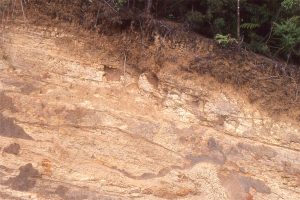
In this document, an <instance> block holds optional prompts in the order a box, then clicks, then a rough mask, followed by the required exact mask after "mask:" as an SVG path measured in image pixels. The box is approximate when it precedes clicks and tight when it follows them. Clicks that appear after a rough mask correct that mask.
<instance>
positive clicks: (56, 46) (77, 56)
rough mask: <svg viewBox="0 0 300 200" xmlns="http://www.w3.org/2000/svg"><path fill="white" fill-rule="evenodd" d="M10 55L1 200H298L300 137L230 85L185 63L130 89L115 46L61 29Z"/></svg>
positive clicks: (4, 83)
mask: <svg viewBox="0 0 300 200" xmlns="http://www.w3.org/2000/svg"><path fill="white" fill-rule="evenodd" d="M53 32H54V33H55V34H52V33H53ZM51 35H52V36H51ZM53 35H56V37H53ZM103 40H104V39H103ZM62 42H63V44H62ZM2 45H3V48H4V49H5V50H6V53H7V55H9V58H8V60H9V62H10V65H11V67H1V68H0V70H1V73H0V88H1V91H0V111H1V114H0V144H1V146H0V150H1V155H0V198H1V199H72V200H73V199H78V200H79V199H80V200H81V199H82V200H83V199H95V200H96V199H107V200H108V199H191V200H193V199H195V200H198V199H216V200H222V199H224V200H225V199H232V200H243V199H245V200H250V199H270V200H271V199H287V200H291V199H295V200H297V199H300V153H299V151H300V139H299V138H300V129H299V127H298V126H296V125H294V124H292V122H289V121H276V120H273V119H272V118H271V117H268V116H267V115H265V114H264V113H262V112H260V111H259V110H258V109H257V108H255V107H254V106H252V105H251V104H249V103H248V102H247V100H245V99H243V97H242V95H240V94H239V93H238V92H236V91H235V90H233V89H232V88H230V86H226V85H220V84H218V83H217V82H216V81H214V80H213V79H212V78H209V77H199V76H198V75H197V74H192V73H189V72H186V71H181V70H180V67H178V68H176V66H175V64H176V63H173V64H174V65H172V67H164V68H162V69H161V70H160V71H159V73H158V74H157V75H155V77H154V76H149V74H147V73H141V74H134V73H128V72H127V71H126V74H125V76H126V77H125V79H122V76H124V73H123V72H122V66H123V63H122V59H118V58H116V57H114V56H111V55H108V53H106V50H107V47H106V46H105V45H104V46H103V48H102V49H98V50H94V51H89V50H87V49H86V47H85V43H84V40H80V39H78V38H76V37H75V36H74V35H71V34H63V33H59V31H57V30H56V29H55V30H54V29H53V30H52V29H51V30H47V29H45V28H43V27H31V28H28V27H23V26H10V27H6V28H5V34H4V43H3V44H2ZM75 49H77V50H76V51H75ZM3 62H4V61H3ZM6 62H7V61H5V63H6ZM107 65H111V67H109V68H107V67H106V66H107ZM1 66H2V65H1ZM127 68H128V69H130V64H128V65H127ZM110 73H112V74H110ZM104 77H105V78H104ZM123 78H124V77H123ZM124 80H126V81H125V84H124ZM11 145H13V146H11ZM20 149H21V150H20ZM9 152H11V153H9Z"/></svg>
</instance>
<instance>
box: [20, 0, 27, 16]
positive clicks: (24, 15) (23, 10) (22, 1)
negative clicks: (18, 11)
mask: <svg viewBox="0 0 300 200" xmlns="http://www.w3.org/2000/svg"><path fill="white" fill-rule="evenodd" d="M20 1H21V7H22V12H23V18H24V21H26V16H25V12H24V7H23V0H20Z"/></svg>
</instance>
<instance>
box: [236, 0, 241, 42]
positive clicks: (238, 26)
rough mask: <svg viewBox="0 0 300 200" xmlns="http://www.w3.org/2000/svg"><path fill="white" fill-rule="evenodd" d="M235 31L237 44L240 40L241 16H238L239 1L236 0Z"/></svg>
mask: <svg viewBox="0 0 300 200" xmlns="http://www.w3.org/2000/svg"><path fill="white" fill-rule="evenodd" d="M236 12H237V26H236V27H237V30H236V37H237V40H238V42H240V40H241V16H240V0H237V10H236Z"/></svg>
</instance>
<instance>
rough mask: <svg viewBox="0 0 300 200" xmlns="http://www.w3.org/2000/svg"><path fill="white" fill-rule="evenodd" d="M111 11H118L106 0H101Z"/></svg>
mask: <svg viewBox="0 0 300 200" xmlns="http://www.w3.org/2000/svg"><path fill="white" fill-rule="evenodd" d="M103 1H104V2H105V3H106V4H107V5H108V6H109V7H110V8H111V9H112V10H113V11H115V12H116V13H118V11H117V10H116V9H115V8H114V7H112V6H111V5H110V4H109V3H108V2H107V1H106V0H103Z"/></svg>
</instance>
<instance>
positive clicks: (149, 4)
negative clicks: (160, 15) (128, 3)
mask: <svg viewBox="0 0 300 200" xmlns="http://www.w3.org/2000/svg"><path fill="white" fill-rule="evenodd" d="M146 1H147V2H146V9H145V12H146V14H147V15H150V14H151V8H152V3H153V1H152V0H146Z"/></svg>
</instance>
